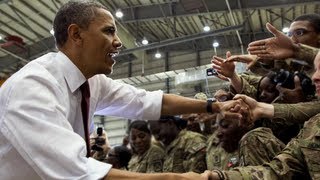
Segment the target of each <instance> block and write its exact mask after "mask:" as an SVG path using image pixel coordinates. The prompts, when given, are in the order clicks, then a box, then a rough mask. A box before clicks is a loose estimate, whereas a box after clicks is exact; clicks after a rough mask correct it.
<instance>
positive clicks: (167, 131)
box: [149, 116, 187, 146]
mask: <svg viewBox="0 0 320 180" xmlns="http://www.w3.org/2000/svg"><path fill="white" fill-rule="evenodd" d="M149 124H150V130H151V133H152V135H153V136H154V138H155V139H156V140H157V141H159V142H161V143H162V144H163V145H164V146H168V145H169V144H170V143H171V142H172V141H173V140H175V139H176V137H177V136H178V134H179V132H180V131H181V130H182V129H184V128H185V127H186V125H187V122H186V121H185V120H182V119H180V118H178V117H175V116H161V117H160V119H159V120H158V121H149Z"/></svg>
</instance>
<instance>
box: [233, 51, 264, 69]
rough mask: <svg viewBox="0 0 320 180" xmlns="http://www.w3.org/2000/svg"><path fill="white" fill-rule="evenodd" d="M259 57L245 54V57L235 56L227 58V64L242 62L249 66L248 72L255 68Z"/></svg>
mask: <svg viewBox="0 0 320 180" xmlns="http://www.w3.org/2000/svg"><path fill="white" fill-rule="evenodd" d="M258 60H259V57H258V56H257V55H251V54H244V55H234V56H230V57H228V58H227V62H234V61H236V62H242V63H246V64H247V70H249V69H250V68H251V67H252V66H254V65H255V64H256V63H257V61H258Z"/></svg>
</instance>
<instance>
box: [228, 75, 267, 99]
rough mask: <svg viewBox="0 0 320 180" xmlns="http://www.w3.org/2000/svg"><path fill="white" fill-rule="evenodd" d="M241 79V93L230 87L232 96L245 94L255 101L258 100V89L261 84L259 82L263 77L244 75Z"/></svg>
mask: <svg viewBox="0 0 320 180" xmlns="http://www.w3.org/2000/svg"><path fill="white" fill-rule="evenodd" d="M239 77H240V79H241V84H242V87H241V92H239V93H237V92H236V91H235V89H234V88H233V87H232V86H231V85H230V91H231V93H232V94H245V95H247V96H250V97H252V98H254V99H256V98H257V87H258V84H259V81H260V79H261V76H258V75H254V74H247V73H243V74H241V75H240V76H239Z"/></svg>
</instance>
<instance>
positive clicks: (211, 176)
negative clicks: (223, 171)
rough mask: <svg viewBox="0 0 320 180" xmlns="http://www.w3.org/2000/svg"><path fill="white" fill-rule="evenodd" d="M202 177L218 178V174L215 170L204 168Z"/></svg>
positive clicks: (217, 179) (209, 179)
mask: <svg viewBox="0 0 320 180" xmlns="http://www.w3.org/2000/svg"><path fill="white" fill-rule="evenodd" d="M201 175H202V176H203V177H207V179H208V180H220V178H219V176H218V174H217V173H216V172H213V171H210V170H206V171H205V172H204V173H202V174H201Z"/></svg>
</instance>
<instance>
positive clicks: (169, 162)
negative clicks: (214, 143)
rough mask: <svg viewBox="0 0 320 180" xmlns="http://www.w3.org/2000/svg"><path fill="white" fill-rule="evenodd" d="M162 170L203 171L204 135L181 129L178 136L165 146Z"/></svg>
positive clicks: (176, 171)
mask: <svg viewBox="0 0 320 180" xmlns="http://www.w3.org/2000/svg"><path fill="white" fill-rule="evenodd" d="M165 153H166V156H165V160H164V164H163V172H175V173H184V172H189V171H193V172H196V173H202V172H204V171H205V170H206V169H207V167H206V160H205V158H206V138H205V136H203V135H201V134H199V133H196V132H192V131H186V130H182V131H180V133H179V135H178V137H177V138H176V139H175V140H174V141H173V142H171V144H170V145H169V146H167V147H166V148H165Z"/></svg>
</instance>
